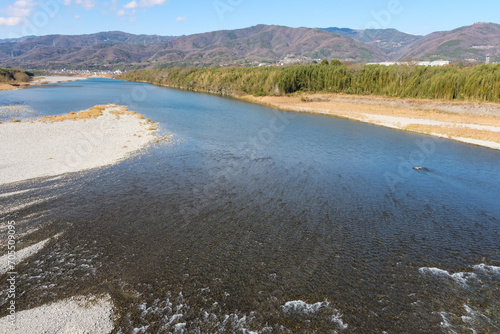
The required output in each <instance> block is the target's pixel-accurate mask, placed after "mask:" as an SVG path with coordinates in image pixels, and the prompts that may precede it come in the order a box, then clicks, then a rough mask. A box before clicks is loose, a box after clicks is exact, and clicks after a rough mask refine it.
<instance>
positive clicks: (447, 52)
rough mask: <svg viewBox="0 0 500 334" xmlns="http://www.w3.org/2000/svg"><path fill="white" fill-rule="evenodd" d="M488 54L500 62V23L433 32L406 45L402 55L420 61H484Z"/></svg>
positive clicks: (479, 24)
mask: <svg viewBox="0 0 500 334" xmlns="http://www.w3.org/2000/svg"><path fill="white" fill-rule="evenodd" d="M487 54H490V55H491V60H492V61H495V62H498V61H500V25H499V24H495V23H476V24H473V25H471V26H466V27H461V28H457V29H454V30H451V31H440V32H434V33H432V34H429V35H427V36H425V37H422V38H421V39H420V40H419V41H418V43H412V44H410V45H408V46H406V47H405V48H403V49H402V50H401V51H400V54H399V56H400V57H401V58H418V59H420V60H436V59H444V60H451V61H464V60H468V61H477V62H483V61H484V60H485V58H486V55H487Z"/></svg>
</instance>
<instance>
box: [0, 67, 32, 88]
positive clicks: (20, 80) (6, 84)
mask: <svg viewBox="0 0 500 334" xmlns="http://www.w3.org/2000/svg"><path fill="white" fill-rule="evenodd" d="M32 77H33V73H31V72H27V71H24V70H17V69H10V68H0V90H9V89H15V88H16V87H19V86H23V85H27V84H28V82H30V81H31V78H32Z"/></svg>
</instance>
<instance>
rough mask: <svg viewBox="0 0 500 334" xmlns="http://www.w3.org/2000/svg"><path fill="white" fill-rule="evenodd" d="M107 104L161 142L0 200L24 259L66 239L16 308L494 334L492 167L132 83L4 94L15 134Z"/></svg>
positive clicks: (154, 323)
mask: <svg viewBox="0 0 500 334" xmlns="http://www.w3.org/2000/svg"><path fill="white" fill-rule="evenodd" d="M106 103H116V104H125V105H128V106H129V109H130V110H135V111H137V112H139V113H142V114H144V115H145V116H146V118H150V119H151V120H153V121H155V122H158V123H159V125H160V131H161V133H162V135H167V134H174V139H173V140H172V141H171V142H168V143H159V144H156V145H153V146H151V147H149V148H148V149H147V150H146V151H145V152H143V153H142V154H140V155H137V156H134V157H132V158H130V159H127V160H125V161H122V162H120V163H119V164H116V165H114V166H110V167H106V168H100V169H95V170H90V171H86V172H82V173H74V174H68V175H64V176H63V177H56V178H42V179H36V180H30V181H26V182H21V183H19V184H9V185H3V186H0V193H2V194H9V195H8V196H3V197H0V200H1V202H2V205H1V207H0V210H1V212H0V213H1V216H2V217H3V219H6V218H7V219H11V218H15V219H16V221H17V222H19V224H20V225H23V226H25V228H26V229H28V228H31V229H33V231H34V232H33V233H32V234H30V236H29V237H27V239H26V240H27V241H30V240H31V241H33V240H36V241H37V240H42V239H44V238H47V237H50V236H53V235H55V234H57V233H60V232H63V234H62V235H61V237H60V238H59V239H58V240H57V241H53V242H50V243H49V244H48V245H47V246H46V247H45V248H44V249H43V250H42V251H41V252H40V253H38V254H37V255H35V256H33V257H31V258H29V259H28V260H27V261H25V262H23V263H21V264H20V265H19V266H18V267H17V268H16V269H17V272H18V275H19V279H18V286H17V289H18V291H19V292H21V293H20V295H19V297H18V298H17V305H22V306H19V307H22V308H30V307H34V306H37V305H41V304H44V303H47V302H50V301H54V300H59V299H62V298H65V297H69V296H73V295H86V294H90V293H96V294H99V293H110V294H111V296H112V297H113V301H114V303H115V305H116V312H117V316H118V318H117V321H116V324H117V327H116V332H117V333H132V332H134V333H143V332H147V333H168V332H172V333H173V332H175V333H184V332H185V333H312V332H316V333H472V332H474V331H475V332H477V333H498V332H500V241H499V240H500V205H499V204H500V152H499V151H495V150H490V149H486V148H481V147H476V146H472V145H466V144H461V143H457V142H453V141H448V140H445V139H438V138H433V137H429V136H424V135H418V134H412V133H407V132H403V131H397V130H391V129H387V128H382V127H378V126H374V125H370V124H364V123H359V122H353V121H348V120H344V119H339V118H334V117H328V116H323V115H312V114H301V113H288V112H282V111H277V110H273V109H269V108H266V107H263V106H259V105H253V104H248V103H244V102H241V101H238V100H234V99H230V98H221V97H217V96H212V95H206V94H197V93H190V92H184V91H178V90H171V89H165V88H160V87H155V86H152V85H148V84H144V83H133V82H124V81H118V80H110V79H88V80H85V81H79V82H68V83H61V84H55V85H47V86H44V87H36V88H29V89H24V90H17V91H9V92H0V105H6V104H9V105H12V104H19V105H21V106H26V107H30V108H31V109H32V110H33V112H32V113H31V114H26V115H25V116H26V117H30V116H33V115H54V114H65V113H68V112H70V111H79V110H82V109H86V108H89V107H91V106H94V105H96V104H106ZM0 135H1V134H0ZM416 166H421V167H423V169H421V170H415V169H413V167H416ZM5 301H6V298H5V291H4V292H2V294H1V295H0V304H1V303H4V302H5ZM1 309H2V312H3V313H1V314H0V315H5V314H4V313H5V312H4V307H1Z"/></svg>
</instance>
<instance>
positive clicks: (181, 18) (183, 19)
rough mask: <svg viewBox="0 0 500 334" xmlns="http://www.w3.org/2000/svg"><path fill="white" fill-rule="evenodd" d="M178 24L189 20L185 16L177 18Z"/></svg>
mask: <svg viewBox="0 0 500 334" xmlns="http://www.w3.org/2000/svg"><path fill="white" fill-rule="evenodd" d="M176 20H177V22H182V21H186V20H187V17H185V16H179V17H177V18H176Z"/></svg>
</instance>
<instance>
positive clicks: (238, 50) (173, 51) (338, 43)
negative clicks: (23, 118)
mask: <svg viewBox="0 0 500 334" xmlns="http://www.w3.org/2000/svg"><path fill="white" fill-rule="evenodd" d="M488 53H489V54H491V61H492V62H498V61H500V25H498V24H493V23H477V24H474V25H472V26H467V27H462V28H458V29H455V30H452V31H445V32H435V33H432V34H430V35H427V36H425V37H422V36H414V35H410V34H405V33H402V32H400V31H397V30H395V29H371V30H353V29H348V28H324V29H312V28H289V27H283V26H275V25H257V26H253V27H249V28H245V29H237V30H221V31H214V32H209V33H202V34H195V35H188V36H180V37H172V36H157V35H132V34H127V33H123V32H119V31H114V32H101V33H97V34H90V35H77V36H67V35H49V36H41V37H35V36H29V37H24V38H20V39H14V40H0V66H2V67H11V68H30V69H53V70H57V69H62V68H67V69H90V70H99V69H100V70H116V69H121V70H129V69H137V68H164V67H219V66H226V65H245V66H256V65H258V64H260V63H265V64H277V63H278V62H279V63H283V64H293V63H306V64H307V63H312V62H313V61H314V60H316V61H317V60H321V59H339V60H340V61H342V62H380V61H387V60H392V61H395V60H402V59H407V58H413V59H418V60H438V59H444V60H451V61H469V62H476V63H481V62H484V60H485V57H486V54H488Z"/></svg>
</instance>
